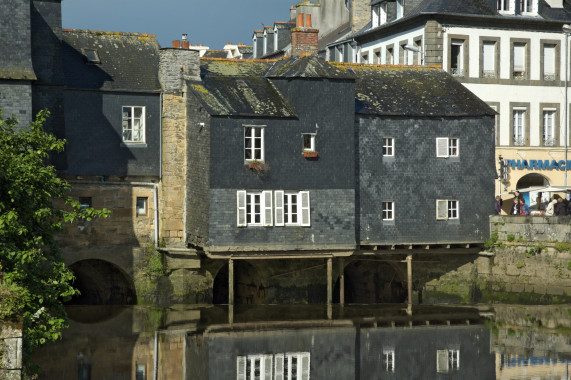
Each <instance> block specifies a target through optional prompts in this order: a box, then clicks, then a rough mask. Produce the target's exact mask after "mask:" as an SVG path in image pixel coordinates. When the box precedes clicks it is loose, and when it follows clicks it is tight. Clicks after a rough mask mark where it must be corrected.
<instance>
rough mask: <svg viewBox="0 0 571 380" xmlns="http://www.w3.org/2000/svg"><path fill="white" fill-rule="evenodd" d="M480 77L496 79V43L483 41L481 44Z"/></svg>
mask: <svg viewBox="0 0 571 380" xmlns="http://www.w3.org/2000/svg"><path fill="white" fill-rule="evenodd" d="M482 65H483V67H482V77H484V78H495V77H496V43H495V42H494V41H484V42H483V43H482Z"/></svg>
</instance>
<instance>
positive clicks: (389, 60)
mask: <svg viewBox="0 0 571 380" xmlns="http://www.w3.org/2000/svg"><path fill="white" fill-rule="evenodd" d="M394 63H395V49H394V47H392V46H391V47H388V46H387V48H386V49H385V64H386V65H394Z"/></svg>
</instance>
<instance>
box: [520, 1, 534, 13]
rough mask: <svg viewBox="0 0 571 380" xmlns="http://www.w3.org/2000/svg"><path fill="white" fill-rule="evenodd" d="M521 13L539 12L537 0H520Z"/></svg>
mask: <svg viewBox="0 0 571 380" xmlns="http://www.w3.org/2000/svg"><path fill="white" fill-rule="evenodd" d="M520 6H521V9H520V11H521V13H532V14H535V13H537V0H520Z"/></svg>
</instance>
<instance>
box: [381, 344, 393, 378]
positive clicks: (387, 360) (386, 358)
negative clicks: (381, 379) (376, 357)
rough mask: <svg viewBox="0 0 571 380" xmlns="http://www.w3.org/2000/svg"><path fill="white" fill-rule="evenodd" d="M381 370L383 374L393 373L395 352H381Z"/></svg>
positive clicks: (391, 350)
mask: <svg viewBox="0 0 571 380" xmlns="http://www.w3.org/2000/svg"><path fill="white" fill-rule="evenodd" d="M383 369H384V370H385V372H395V350H394V349H390V350H383Z"/></svg>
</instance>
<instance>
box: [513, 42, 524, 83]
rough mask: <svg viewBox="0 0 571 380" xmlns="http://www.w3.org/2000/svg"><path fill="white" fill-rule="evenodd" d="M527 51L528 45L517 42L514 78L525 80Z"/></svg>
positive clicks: (515, 44) (514, 53)
mask: <svg viewBox="0 0 571 380" xmlns="http://www.w3.org/2000/svg"><path fill="white" fill-rule="evenodd" d="M525 50H526V44H525V43H519V42H516V43H514V44H513V78H514V79H525V78H526V73H525V71H526V70H525V66H526V65H525V60H526V58H525Z"/></svg>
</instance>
